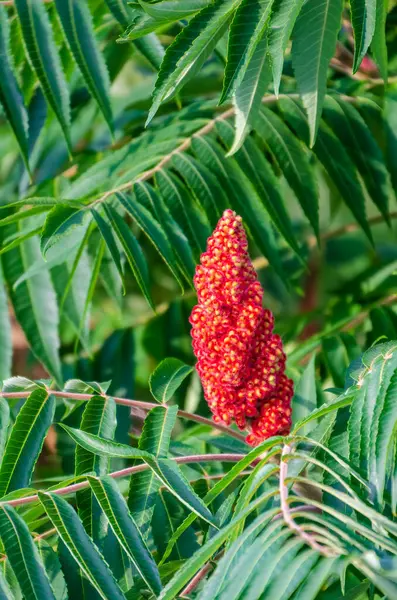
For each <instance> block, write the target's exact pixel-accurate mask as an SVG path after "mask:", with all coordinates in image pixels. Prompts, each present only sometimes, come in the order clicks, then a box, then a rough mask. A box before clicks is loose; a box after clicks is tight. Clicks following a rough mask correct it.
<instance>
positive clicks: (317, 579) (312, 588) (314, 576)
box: [294, 558, 338, 600]
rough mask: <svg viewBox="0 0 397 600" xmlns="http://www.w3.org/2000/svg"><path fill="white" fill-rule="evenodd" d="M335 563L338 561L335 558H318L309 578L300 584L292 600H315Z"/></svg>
mask: <svg viewBox="0 0 397 600" xmlns="http://www.w3.org/2000/svg"><path fill="white" fill-rule="evenodd" d="M337 562H338V559H336V558H320V560H319V561H318V563H317V564H316V566H315V567H314V568H313V569H312V573H311V576H310V578H308V579H307V580H306V581H303V582H302V584H301V586H300V587H299V589H298V591H297V592H296V595H295V596H294V600H315V599H316V598H317V594H318V593H319V592H320V590H321V589H322V588H323V585H324V583H325V582H326V581H327V580H328V578H329V576H330V575H331V573H333V571H334V569H335V567H336V565H337Z"/></svg>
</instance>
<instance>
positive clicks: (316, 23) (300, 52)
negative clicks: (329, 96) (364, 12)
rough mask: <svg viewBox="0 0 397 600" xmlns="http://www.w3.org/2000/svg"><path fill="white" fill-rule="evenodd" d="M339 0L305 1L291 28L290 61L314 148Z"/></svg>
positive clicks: (337, 25) (336, 29) (337, 26)
mask: <svg viewBox="0 0 397 600" xmlns="http://www.w3.org/2000/svg"><path fill="white" fill-rule="evenodd" d="M342 9H343V1H342V0H308V1H307V2H306V3H305V4H303V6H302V10H301V11H300V13H299V16H298V19H297V21H296V24H295V27H294V41H293V44H292V61H293V66H294V71H295V75H296V80H297V84H298V88H299V92H300V95H301V97H302V101H303V105H304V107H305V109H306V111H307V114H308V117H309V127H310V146H313V145H314V142H315V140H316V135H317V130H318V126H319V122H320V117H321V111H322V107H323V102H324V96H325V92H326V89H327V69H328V64H329V62H330V60H331V58H332V57H333V55H334V53H335V47H336V40H337V36H338V33H339V29H340V26H341V17H342Z"/></svg>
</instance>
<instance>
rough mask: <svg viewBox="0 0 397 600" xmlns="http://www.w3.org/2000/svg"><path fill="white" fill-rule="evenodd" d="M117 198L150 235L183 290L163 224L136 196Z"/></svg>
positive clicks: (120, 196) (119, 196) (118, 195)
mask: <svg viewBox="0 0 397 600" xmlns="http://www.w3.org/2000/svg"><path fill="white" fill-rule="evenodd" d="M117 199H118V200H119V202H120V203H121V204H122V206H124V208H125V210H126V211H127V212H128V213H129V214H130V215H131V216H132V217H133V219H134V220H135V221H136V222H137V224H138V225H139V227H140V228H141V229H142V231H143V232H144V233H145V234H146V235H147V236H148V238H149V240H150V241H151V242H152V244H153V246H154V247H155V248H156V250H157V252H158V253H159V254H160V256H161V258H162V259H163V260H164V262H165V263H166V265H167V267H168V268H169V270H170V271H171V273H172V274H173V276H174V277H175V279H176V280H177V282H178V283H179V285H180V288H181V290H182V291H183V283H182V281H181V279H180V276H179V273H178V268H177V265H176V260H175V257H174V254H173V252H172V248H171V246H170V243H169V241H168V239H167V236H166V235H165V233H164V231H163V229H162V227H161V225H160V224H159V223H158V222H157V221H156V220H155V219H154V218H153V217H152V215H151V214H150V212H149V211H148V210H147V209H146V208H145V207H143V206H141V205H140V204H139V203H138V202H137V201H136V198H135V197H134V196H133V197H132V198H131V197H129V196H126V195H125V194H117Z"/></svg>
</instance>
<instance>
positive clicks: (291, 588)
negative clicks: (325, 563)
mask: <svg viewBox="0 0 397 600" xmlns="http://www.w3.org/2000/svg"><path fill="white" fill-rule="evenodd" d="M295 543H296V542H295ZM291 544H292V542H291ZM286 546H287V545H286ZM280 554H281V556H280ZM285 554H286V552H285V548H283V549H282V550H281V552H280V551H279V553H278V555H277V556H278V557H280V558H278V560H277V567H276V569H275V572H274V573H273V575H272V581H271V584H270V585H269V586H268V588H267V590H266V592H265V594H264V595H263V600H269V599H270V598H279V600H288V598H290V597H291V596H292V594H293V593H294V592H295V590H296V589H297V588H298V586H299V585H300V584H301V583H302V582H304V581H305V579H307V578H308V577H309V576H310V575H311V571H312V569H313V568H315V565H316V563H317V561H318V559H319V555H318V552H316V551H315V550H310V549H308V550H304V551H303V552H300V553H299V554H298V556H295V558H292V557H291V558H290V555H289V554H286V556H285ZM283 555H284V556H283ZM283 558H284V563H283V560H282V559H283ZM280 559H281V560H280Z"/></svg>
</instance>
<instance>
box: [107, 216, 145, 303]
mask: <svg viewBox="0 0 397 600" xmlns="http://www.w3.org/2000/svg"><path fill="white" fill-rule="evenodd" d="M104 208H105V212H106V215H107V217H108V219H109V222H110V224H111V226H112V228H113V229H114V231H115V233H116V235H117V237H118V239H119V241H120V244H121V245H122V247H123V250H124V253H125V255H126V258H127V261H128V264H129V265H130V267H131V270H132V272H133V274H134V276H135V279H136V281H137V283H138V285H139V288H140V290H141V292H142V293H143V295H144V297H145V298H146V300H147V302H148V304H149V306H150V308H152V309H153V310H154V304H153V300H152V297H151V294H150V283H149V269H148V265H147V262H146V259H145V256H144V254H143V252H142V250H141V247H140V245H139V244H138V242H137V240H136V239H135V237H134V235H133V233H132V231H131V229H130V228H129V227H128V225H127V223H126V222H125V221H124V219H123V218H122V217H121V216H120V215H119V214H118V212H117V211H116V210H115V209H114V208H113V207H112V206H110V205H106V204H105V205H104Z"/></svg>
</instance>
